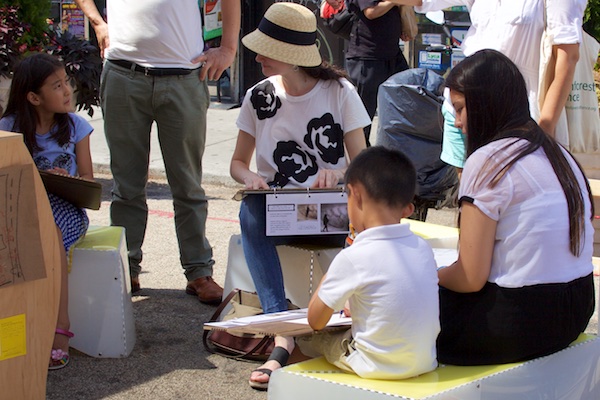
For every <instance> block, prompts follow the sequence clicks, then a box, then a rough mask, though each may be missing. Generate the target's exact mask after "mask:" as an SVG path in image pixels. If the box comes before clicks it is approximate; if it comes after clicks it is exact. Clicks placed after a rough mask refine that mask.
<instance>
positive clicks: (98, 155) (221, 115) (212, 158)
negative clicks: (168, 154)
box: [78, 102, 239, 186]
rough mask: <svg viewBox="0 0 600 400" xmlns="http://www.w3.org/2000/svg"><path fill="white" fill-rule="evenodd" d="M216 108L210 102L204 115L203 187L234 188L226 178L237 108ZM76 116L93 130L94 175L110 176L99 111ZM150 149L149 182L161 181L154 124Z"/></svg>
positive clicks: (234, 136) (161, 164)
mask: <svg viewBox="0 0 600 400" xmlns="http://www.w3.org/2000/svg"><path fill="white" fill-rule="evenodd" d="M219 105H220V103H214V102H211V107H210V108H209V110H208V113H207V134H206V148H205V151H204V157H203V162H202V167H203V172H204V173H203V183H210V184H222V185H228V186H231V185H234V184H236V183H235V182H234V180H233V179H232V178H231V177H230V176H229V162H230V160H231V155H232V154H233V150H234V149H235V143H236V140H237V134H238V129H237V127H236V125H235V121H236V119H237V117H238V114H239V108H231V109H225V108H224V107H220V106H219ZM78 114H79V115H81V116H82V117H84V118H85V119H86V120H88V121H89V122H90V123H91V124H92V126H93V127H94V133H93V134H92V135H91V136H90V138H91V139H90V147H91V151H92V161H93V163H94V171H95V172H97V173H110V154H109V151H108V146H107V144H106V138H105V136H104V122H103V119H102V110H101V109H100V108H99V107H95V108H94V116H93V117H91V118H90V117H89V116H88V115H87V113H86V112H84V111H80V112H78ZM150 148H151V151H150V172H149V173H150V178H164V177H165V166H164V164H163V160H162V154H161V152H160V146H159V143H158V136H157V130H156V124H154V125H153V126H152V133H151V147H150Z"/></svg>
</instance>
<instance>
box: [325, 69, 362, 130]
mask: <svg viewBox="0 0 600 400" xmlns="http://www.w3.org/2000/svg"><path fill="white" fill-rule="evenodd" d="M340 82H341V83H342V85H343V86H344V88H343V90H341V91H340V93H341V97H342V98H341V99H340V103H341V105H342V118H343V123H342V125H343V129H344V134H345V133H347V132H350V131H353V130H355V129H358V128H364V127H366V126H368V125H370V124H371V118H370V117H369V113H367V110H366V109H365V105H364V104H363V102H362V100H361V98H360V96H359V95H358V92H357V91H356V89H355V88H354V86H353V85H352V83H350V82H349V81H347V80H346V79H341V80H340ZM332 84H336V85H337V84H338V83H337V82H333V81H332Z"/></svg>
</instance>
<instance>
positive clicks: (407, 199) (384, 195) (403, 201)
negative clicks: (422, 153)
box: [344, 146, 417, 207]
mask: <svg viewBox="0 0 600 400" xmlns="http://www.w3.org/2000/svg"><path fill="white" fill-rule="evenodd" d="M344 180H345V182H346V184H348V183H349V184H356V183H360V184H361V185H363V186H364V188H365V190H366V192H367V193H368V195H369V197H371V198H372V199H373V200H375V201H376V202H379V203H382V204H387V205H388V206H390V207H404V206H406V205H407V204H409V203H411V202H412V201H413V199H414V197H415V193H416V190H417V172H416V170H415V167H414V165H413V163H412V162H411V161H410V159H409V158H408V157H407V156H406V155H404V154H403V153H401V152H399V151H398V150H393V149H388V148H385V147H383V146H371V147H369V148H367V149H365V150H363V151H361V152H360V154H359V155H358V156H356V157H355V158H354V160H352V162H351V163H350V165H349V166H348V169H347V170H346V176H345V178H344Z"/></svg>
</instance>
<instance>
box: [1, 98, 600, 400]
mask: <svg viewBox="0 0 600 400" xmlns="http://www.w3.org/2000/svg"><path fill="white" fill-rule="evenodd" d="M231 107H232V105H231V104H221V103H216V102H213V103H212V104H211V108H210V109H209V111H208V129H207V142H206V150H205V153H204V162H203V170H204V178H203V186H204V187H205V190H206V193H207V196H208V198H209V218H208V223H207V236H208V238H209V240H210V242H211V245H212V246H213V250H214V258H215V261H216V264H215V267H214V278H215V280H216V281H217V282H218V283H220V284H221V285H223V283H224V280H225V272H226V267H227V250H228V243H229V238H230V237H231V235H234V234H239V232H240V227H239V221H238V210H239V203H238V202H237V201H235V200H232V196H233V195H234V194H235V192H236V191H237V189H239V188H240V186H239V185H238V184H236V183H235V182H234V181H233V180H232V179H231V177H230V176H229V161H230V158H231V154H232V153H233V149H234V147H235V142H236V137H237V128H236V126H235V121H236V118H237V115H238V112H239V109H238V108H231ZM80 114H81V115H83V116H85V117H86V118H88V120H90V122H91V124H92V125H93V126H94V133H93V134H92V136H91V148H92V160H93V163H94V167H95V173H96V179H97V181H99V182H100V183H101V184H102V186H103V197H102V205H101V208H100V210H98V211H89V212H88V216H89V217H90V222H91V224H92V225H109V205H110V188H111V186H112V179H111V176H110V169H109V161H110V157H109V153H108V149H107V146H106V140H105V137H104V130H103V126H102V124H103V121H102V113H101V111H100V110H99V109H96V110H95V113H94V116H93V117H91V118H90V117H88V116H87V115H86V114H85V113H80ZM374 131H376V129H373V132H374ZM150 178H151V180H150V182H149V184H148V187H147V193H148V206H149V221H148V229H147V233H146V239H145V242H144V246H143V250H144V260H143V262H142V267H143V270H142V274H141V275H140V281H141V286H142V290H141V292H140V295H139V296H134V297H133V309H134V318H135V327H136V338H137V342H136V345H135V347H134V349H133V352H132V353H131V354H130V355H129V356H128V357H126V358H119V359H111V358H94V357H90V356H88V355H85V354H83V353H80V352H78V351H77V350H74V349H71V363H70V364H69V365H68V366H67V367H66V368H64V369H62V370H58V371H50V372H49V373H48V383H47V399H55V400H59V399H82V400H87V399H90V400H93V399H115V400H116V399H119V400H120V399H133V398H144V399H149V400H154V399H157V400H161V399H208V400H211V399H249V400H252V399H266V398H267V394H266V393H264V392H257V391H255V390H253V389H251V388H250V387H249V386H248V383H247V381H248V377H249V375H250V372H251V371H252V370H253V369H254V368H256V367H257V366H258V364H257V363H249V362H241V361H233V360H229V359H226V358H223V357H220V356H217V355H211V354H209V353H207V352H206V351H204V349H203V346H202V323H203V322H204V321H207V320H208V319H209V318H210V317H211V315H212V314H213V312H214V310H215V307H214V306H208V305H204V304H201V303H200V302H198V301H197V300H196V298H195V297H193V296H189V295H186V294H185V291H184V289H185V284H186V280H185V277H184V275H183V270H182V268H181V265H180V262H179V253H178V248H177V241H176V238H175V230H174V223H173V206H172V199H171V194H170V191H169V188H168V184H167V183H166V180H165V176H164V165H163V163H162V157H161V154H160V148H159V145H158V140H157V137H156V131H155V129H153V132H152V151H151V157H150ZM427 220H428V222H434V223H439V224H443V225H452V226H454V225H455V222H456V211H455V210H448V209H445V210H439V211H438V210H430V211H429V214H428V219H427ZM597 285H598V278H597V277H596V288H597ZM597 321H598V319H597V313H596V314H595V315H594V317H593V321H592V323H591V324H590V327H589V329H588V331H589V332H591V333H596V332H597ZM0 397H1V396H0Z"/></svg>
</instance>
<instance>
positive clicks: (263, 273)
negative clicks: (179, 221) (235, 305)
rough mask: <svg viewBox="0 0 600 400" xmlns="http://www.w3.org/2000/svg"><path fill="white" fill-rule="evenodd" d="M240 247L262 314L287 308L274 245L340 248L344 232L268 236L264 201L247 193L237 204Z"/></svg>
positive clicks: (255, 195) (279, 263)
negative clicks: (240, 238)
mask: <svg viewBox="0 0 600 400" xmlns="http://www.w3.org/2000/svg"><path fill="white" fill-rule="evenodd" d="M240 225H241V228H242V248H243V249H244V256H245V257H246V263H247V264H248V269H249V270H250V275H251V276H252V280H253V281H254V286H255V287H256V292H257V293H258V298H259V299H260V304H261V306H262V308H263V310H264V312H265V313H272V312H278V311H284V310H287V307H288V305H287V300H286V296H285V289H284V285H283V273H282V271H281V262H280V260H279V255H278V254H277V249H276V246H278V245H283V244H296V245H300V244H313V245H315V244H316V245H322V246H324V247H328V246H329V247H334V246H335V247H343V245H344V241H345V239H346V235H345V234H344V235H326V236H300V237H299V236H292V237H290V236H267V235H266V232H267V225H266V204H265V196H264V195H262V194H252V195H248V196H246V197H245V198H244V200H242V205H241V206H240Z"/></svg>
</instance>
